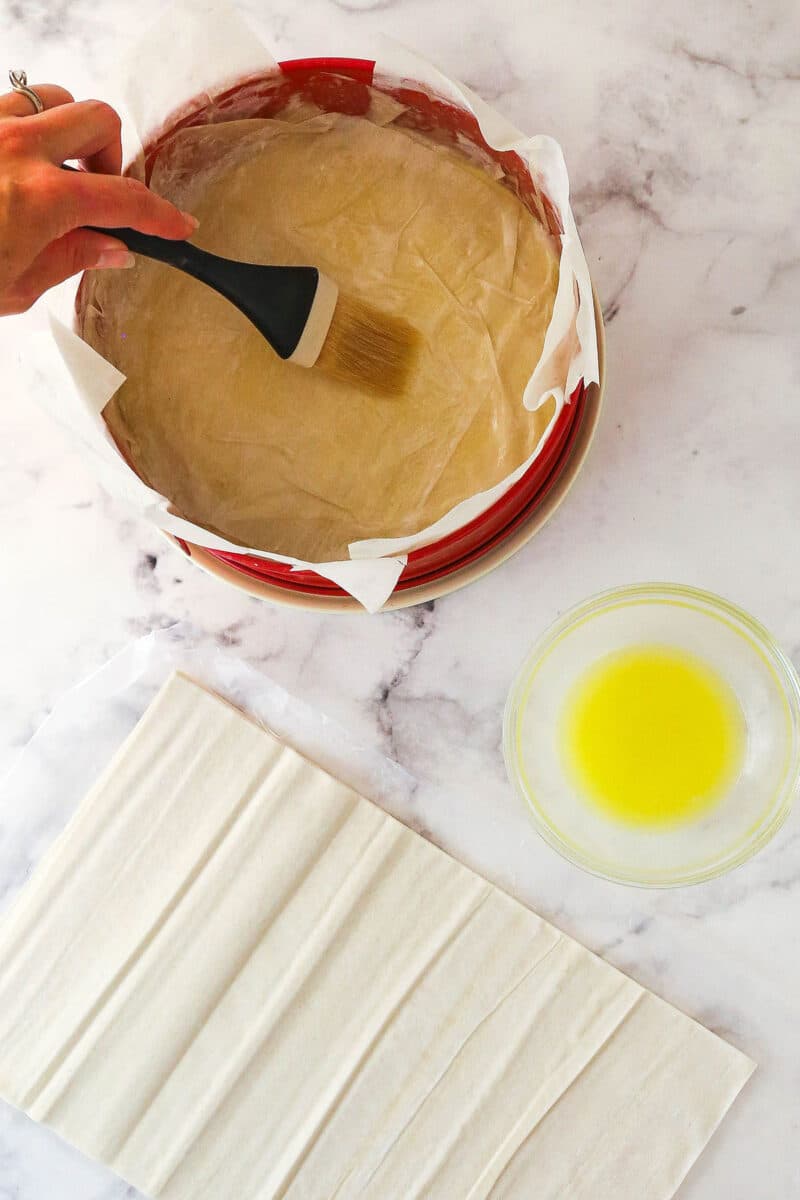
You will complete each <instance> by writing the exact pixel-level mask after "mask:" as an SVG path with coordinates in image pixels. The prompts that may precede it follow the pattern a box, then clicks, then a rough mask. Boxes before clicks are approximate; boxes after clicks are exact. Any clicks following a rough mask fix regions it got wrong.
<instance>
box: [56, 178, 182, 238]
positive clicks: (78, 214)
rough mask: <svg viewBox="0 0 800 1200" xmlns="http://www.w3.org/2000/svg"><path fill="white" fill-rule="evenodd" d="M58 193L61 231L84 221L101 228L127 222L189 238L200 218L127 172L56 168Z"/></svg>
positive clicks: (161, 233)
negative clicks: (107, 173) (112, 172)
mask: <svg viewBox="0 0 800 1200" xmlns="http://www.w3.org/2000/svg"><path fill="white" fill-rule="evenodd" d="M56 174H58V175H59V176H60V177H61V179H60V181H57V182H56V181H54V190H56V191H57V192H58V193H59V195H58V198H57V200H56V202H55V203H54V205H53V210H54V211H56V212H59V213H61V214H63V219H62V224H63V225H64V228H63V229H62V230H61V231H60V232H61V233H67V232H68V231H69V230H70V229H75V228H77V227H79V226H82V225H91V226H94V227H95V228H99V229H119V228H120V227H124V226H128V227H130V228H132V229H138V230H140V231H141V232H142V233H154V234H156V235H157V236H158V237H163V238H170V239H171V240H177V239H179V238H188V237H191V235H192V234H193V233H194V231H195V229H196V228H197V221H196V220H195V219H194V217H192V216H190V215H189V214H188V213H183V212H181V211H180V209H178V208H176V207H175V206H174V204H170V202H169V200H164V199H163V197H161V196H157V195H156V193H155V192H151V191H150V189H149V188H148V187H146V186H145V184H143V183H141V182H140V181H139V180H138V179H130V178H128V177H127V176H125V175H117V176H113V175H95V174H93V173H92V172H89V171H75V172H72V171H69V172H67V171H57V172H56Z"/></svg>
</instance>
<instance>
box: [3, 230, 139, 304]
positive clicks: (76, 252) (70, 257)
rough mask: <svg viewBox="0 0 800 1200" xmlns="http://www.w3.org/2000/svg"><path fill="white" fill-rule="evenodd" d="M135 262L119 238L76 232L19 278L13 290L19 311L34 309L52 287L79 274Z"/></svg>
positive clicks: (44, 252)
mask: <svg viewBox="0 0 800 1200" xmlns="http://www.w3.org/2000/svg"><path fill="white" fill-rule="evenodd" d="M135 261H136V260H135V259H134V257H133V255H132V254H131V252H130V251H129V250H128V249H127V247H126V246H124V245H123V243H122V242H120V241H117V239H116V238H112V237H109V236H108V234H105V233H96V232H95V231H94V230H91V229H73V230H72V231H71V232H70V233H66V234H64V236H63V237H60V238H57V239H56V241H54V242H51V243H50V245H49V246H47V247H46V248H45V249H44V250H42V252H41V254H39V255H38V256H37V257H36V258H35V259H34V260H33V262H32V263H31V265H30V266H29V267H28V269H27V270H26V271H24V272H23V274H22V275H21V276H20V277H19V279H18V280H17V282H16V284H15V285H14V288H13V291H14V297H15V300H16V301H17V303H18V304H19V307H18V308H17V311H18V312H22V311H24V310H25V309H26V308H30V306H31V305H32V304H33V302H34V301H35V300H38V298H39V297H40V296H41V295H42V293H43V292H46V291H47V290H48V288H51V287H55V286H56V284H57V283H62V282H63V281H64V280H65V279H69V277H70V276H71V275H77V274H78V272H79V271H89V270H93V269H98V268H99V269H102V268H105V267H132V266H133V265H134V263H135Z"/></svg>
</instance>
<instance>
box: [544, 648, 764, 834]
mask: <svg viewBox="0 0 800 1200" xmlns="http://www.w3.org/2000/svg"><path fill="white" fill-rule="evenodd" d="M561 739H562V746H563V753H564V755H565V760H566V764H567V770H568V772H569V773H570V775H571V777H572V779H573V780H574V782H575V786H576V788H577V790H578V791H579V792H580V794H581V795H583V796H584V797H585V798H586V799H587V801H588V802H589V803H590V804H594V805H597V806H598V807H599V808H600V810H601V811H602V812H603V813H605V814H606V815H608V816H610V817H612V818H613V819H615V820H619V821H623V822H627V823H629V824H633V825H639V826H651V827H663V826H666V825H671V824H674V823H676V822H681V821H691V820H696V819H697V818H699V817H701V816H703V815H704V814H706V813H708V812H709V810H710V809H711V808H713V807H714V805H716V804H719V803H720V801H721V800H722V799H723V797H724V795H725V793H726V792H727V790H728V789H729V788H730V787H731V786H732V784H733V782H734V780H735V779H736V777H737V775H738V773H739V770H740V769H741V764H742V759H743V756H744V744H745V724H744V717H743V714H742V710H741V707H740V706H739V704H738V702H737V700H736V697H735V695H734V693H733V692H732V691H731V689H730V687H729V686H728V684H727V683H726V681H725V680H724V679H723V678H722V676H721V675H719V674H717V672H716V671H714V670H713V668H711V667H710V666H709V665H708V663H706V662H705V661H704V660H703V659H701V658H699V657H696V656H692V655H689V654H687V653H685V652H681V651H679V650H675V649H674V648H672V647H670V646H660V645H642V646H633V647H631V648H630V649H626V650H621V651H617V652H616V653H614V654H611V655H608V656H607V657H604V658H601V659H600V660H599V662H597V663H595V664H594V665H593V666H591V667H590V668H589V669H588V670H587V671H586V672H585V673H584V674H583V675H582V676H581V677H580V678H579V679H578V681H577V683H576V684H575V685H574V686H573V688H572V690H571V692H570V693H569V695H568V696H567V699H566V703H565V705H564V710H563V712H562V718H561Z"/></svg>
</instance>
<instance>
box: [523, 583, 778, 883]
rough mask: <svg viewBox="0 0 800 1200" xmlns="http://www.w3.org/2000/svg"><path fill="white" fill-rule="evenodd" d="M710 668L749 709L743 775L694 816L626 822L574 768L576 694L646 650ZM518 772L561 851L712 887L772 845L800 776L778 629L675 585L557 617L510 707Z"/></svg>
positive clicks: (597, 870)
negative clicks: (617, 658) (679, 654)
mask: <svg viewBox="0 0 800 1200" xmlns="http://www.w3.org/2000/svg"><path fill="white" fill-rule="evenodd" d="M653 643H657V644H660V645H663V646H669V647H673V648H674V649H676V650H681V651H684V652H688V653H689V654H691V655H693V656H695V657H697V658H700V659H702V660H704V661H705V662H707V663H708V664H709V665H710V667H711V668H712V669H713V670H715V671H716V672H717V673H718V674H719V675H720V676H721V677H722V679H723V680H725V681H726V682H727V684H728V685H729V687H730V688H731V689H732V691H733V693H734V695H735V696H736V698H737V700H738V702H739V705H740V706H741V710H742V714H743V716H744V721H745V747H744V752H743V756H742V765H741V768H740V771H739V774H738V776H737V777H736V779H735V780H734V781H733V783H732V784H731V785H730V787H729V788H728V790H727V791H726V793H725V795H724V796H723V797H722V799H721V800H720V802H719V803H718V804H716V805H715V807H714V808H713V809H712V810H711V811H709V812H707V813H705V814H703V815H702V816H700V817H698V818H696V819H695V820H694V821H691V822H688V821H687V822H685V823H683V824H680V825H675V826H668V827H662V828H654V827H650V828H646V827H641V826H635V825H631V824H627V823H625V822H622V821H616V820H614V819H613V818H611V817H609V816H606V815H605V814H604V813H602V812H601V811H600V810H599V809H598V808H595V807H594V806H592V805H590V804H588V803H586V801H585V800H583V799H582V798H581V796H579V795H578V794H577V793H576V789H575V787H574V785H573V784H572V782H571V781H570V779H569V777H568V774H567V768H566V764H565V763H564V761H563V753H562V746H561V738H560V737H559V723H560V717H561V714H562V712H563V709H564V705H565V702H566V698H567V696H568V694H569V692H570V690H571V688H572V687H573V685H574V684H575V683H576V681H577V680H578V679H579V678H580V677H581V676H582V675H583V674H584V672H585V671H586V670H587V669H588V668H589V667H590V666H591V665H592V663H594V662H596V661H597V660H598V659H599V658H602V657H604V656H605V655H607V654H610V653H613V652H614V651H619V650H624V649H625V648H628V647H633V646H637V645H642V644H653ZM503 747H504V753H505V759H506V767H507V769H508V773H509V776H510V778H511V780H512V782H513V783H514V785H515V787H516V789H517V791H518V792H519V794H520V795H521V796H522V797H523V799H524V800H525V801H526V803H527V804H528V806H529V807H530V810H531V813H532V815H533V819H534V821H535V823H536V826H537V828H538V830H539V833H540V834H541V835H542V837H543V838H544V839H545V841H546V842H548V843H549V844H550V845H551V846H552V847H553V848H554V849H555V850H558V851H559V853H560V854H563V855H564V857H565V858H568V859H570V860H571V861H572V862H574V863H576V864H577V865H578V866H580V867H583V868H584V869H585V870H587V871H591V872H592V873H593V874H595V875H601V876H603V877H604V878H606V879H610V880H614V881H616V882H619V883H630V884H637V885H638V886H640V887H677V886H680V885H683V884H689V883H700V882H703V881H704V880H708V879H712V878H714V877H715V876H717V875H721V874H722V873H723V872H725V871H729V870H731V868H732V867H736V866H738V865H739V864H740V863H743V862H744V861H745V860H746V859H748V858H749V857H750V856H751V855H753V854H755V853H756V851H758V850H760V849H761V847H762V846H764V845H766V843H767V842H768V841H769V839H770V838H771V837H772V836H773V834H774V833H775V832H776V831H777V830H778V829H779V828H780V826H781V824H782V823H783V821H784V820H785V819H786V816H787V814H788V812H789V809H790V808H791V804H792V799H793V797H794V793H795V790H796V788H797V783H798V778H799V777H800V681H798V677H797V673H796V672H795V670H794V667H793V666H792V664H791V662H790V661H789V660H788V658H787V657H786V656H785V654H784V653H783V652H782V651H781V650H780V649H779V647H778V646H776V644H775V643H774V642H773V640H772V638H771V637H770V635H769V634H768V633H767V631H766V630H765V629H764V628H763V627H762V626H761V625H759V624H758V622H757V621H754V620H753V618H752V617H750V616H748V614H747V613H745V612H742V610H741V609H738V608H736V607H735V606H734V605H733V604H729V603H728V602H727V601H726V600H723V599H721V598H720V597H719V596H713V595H711V594H709V593H707V592H701V591H696V590H695V589H693V588H687V587H680V586H677V585H671V584H642V585H639V586H633V587H625V588H620V589H615V590H614V591H611V592H604V593H603V594H602V595H600V596H596V597H594V598H593V599H591V600H587V601H585V602H584V603H583V604H581V605H579V606H578V607H577V608H575V609H573V610H572V611H571V612H569V613H567V614H566V616H564V617H562V618H561V619H560V620H559V621H557V622H556V623H555V624H554V625H553V626H551V628H550V629H549V630H548V631H547V632H546V633H545V634H544V636H543V637H542V638H541V639H540V641H539V642H537V644H536V645H535V646H534V647H533V649H532V650H531V652H530V654H529V655H528V657H527V658H526V660H525V662H524V664H523V666H522V669H521V671H520V672H519V675H518V676H517V678H516V680H515V682H514V684H513V686H512V688H511V691H510V693H509V697H508V702H507V704H506V710H505V718H504V727H503Z"/></svg>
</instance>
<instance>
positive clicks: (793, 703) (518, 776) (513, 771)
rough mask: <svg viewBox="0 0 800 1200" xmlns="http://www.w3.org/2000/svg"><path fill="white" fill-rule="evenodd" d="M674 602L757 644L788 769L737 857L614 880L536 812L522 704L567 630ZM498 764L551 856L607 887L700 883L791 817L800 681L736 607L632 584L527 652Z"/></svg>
mask: <svg viewBox="0 0 800 1200" xmlns="http://www.w3.org/2000/svg"><path fill="white" fill-rule="evenodd" d="M676 600H683V601H684V602H686V601H689V602H691V603H690V607H692V608H696V609H698V610H699V611H702V610H703V609H706V610H711V612H712V613H713V614H716V615H717V616H718V617H719V616H722V617H724V618H725V619H726V621H727V623H731V622H735V625H736V626H739V627H743V629H744V631H745V632H746V633H747V634H749V636H750V640H751V641H753V642H754V643H755V648H756V650H758V651H759V652H760V653H761V654H762V656H763V657H765V658H766V660H767V663H768V665H769V666H770V667H771V668H772V671H773V674H774V675H775V680H776V686H777V687H778V688H779V690H780V692H781V694H782V698H783V700H784V702H785V703H786V706H787V709H788V716H789V723H790V744H789V762H788V765H787V767H786V770H785V772H784V774H783V776H782V778H781V781H780V784H779V785H778V787H777V788H776V789H775V791H774V793H773V798H774V800H775V804H774V810H773V812H772V815H771V816H770V817H769V818H768V819H766V820H765V823H764V824H763V825H761V826H759V828H758V829H757V831H756V832H755V833H754V834H753V836H752V837H751V838H750V839H749V840H748V841H747V842H746V843H745V844H744V846H742V847H741V848H740V849H739V850H738V851H737V852H736V853H734V854H730V855H724V856H722V857H721V858H720V859H719V861H717V862H715V863H714V864H712V865H711V866H709V867H707V868H704V869H700V870H695V871H689V872H687V873H685V874H683V875H678V874H677V873H672V874H670V875H663V876H661V875H659V874H657V873H655V872H650V873H649V874H648V872H646V871H643V872H641V873H636V872H630V873H627V872H622V871H620V872H618V873H612V872H609V871H608V870H606V869H604V867H603V866H601V865H600V864H599V863H598V862H597V861H596V860H595V859H594V858H593V857H592V855H590V854H589V853H583V852H581V851H580V850H576V849H575V848H574V847H572V846H571V845H568V844H567V843H565V842H564V840H563V839H562V838H561V837H560V835H559V834H558V833H557V831H556V830H555V829H554V828H553V827H552V826H551V825H550V824H548V822H547V821H546V819H545V818H544V817H543V816H542V815H541V813H540V812H539V811H538V810H537V808H536V807H535V805H534V804H533V802H532V799H531V796H530V794H529V791H528V789H527V787H526V784H525V781H524V778H523V775H522V772H521V769H520V765H519V759H518V755H517V753H516V746H515V741H516V739H515V729H516V723H517V719H518V717H519V714H520V700H521V698H522V694H523V691H524V687H525V683H526V681H527V680H528V677H529V676H530V674H531V672H532V670H533V669H534V668H536V667H537V666H538V664H539V663H541V662H542V660H543V659H544V658H545V656H546V655H547V654H548V653H549V652H550V650H551V649H552V648H553V646H554V645H555V644H556V642H557V641H558V640H559V639H560V638H561V637H562V635H564V634H566V633H567V632H568V631H569V630H570V629H572V628H574V627H576V626H578V625H580V624H584V623H585V622H586V621H587V620H591V619H593V618H595V617H597V616H599V615H601V614H602V613H603V612H604V611H605V610H607V609H608V608H610V607H615V606H616V605H617V604H618V603H619V602H620V601H629V602H630V603H632V604H635V603H637V602H640V603H651V604H659V603H661V604H669V603H674V602H675V601H676ZM736 632H737V633H739V634H740V635H741V632H742V629H741V628H739V629H736ZM503 758H504V760H505V766H506V772H507V774H508V777H509V779H510V781H511V783H512V785H513V787H514V790H515V792H516V793H517V795H518V796H519V797H520V798H521V799H522V801H523V802H524V804H525V806H526V808H527V809H528V812H529V814H530V816H531V818H532V820H533V824H534V828H535V829H536V831H537V833H538V834H539V836H540V837H542V838H543V839H544V841H545V842H547V844H548V845H549V846H551V847H552V849H554V850H555V851H556V852H557V853H558V854H560V855H561V856H562V857H563V858H565V859H567V860H568V861H569V862H571V863H572V864H573V865H575V866H578V867H581V868H582V869H583V870H584V871H588V872H589V873H590V874H592V875H596V876H598V877H599V878H601V879H605V880H607V881H608V882H610V883H619V884H625V885H628V886H633V887H642V888H672V887H686V886H689V885H692V884H697V883H705V882H707V881H708V880H711V879H716V878H718V877H719V876H721V875H724V874H726V873H727V872H728V871H731V870H733V869H734V868H735V867H738V866H741V865H742V863H744V862H746V861H747V860H748V859H749V858H752V856H753V855H754V854H756V853H757V852H758V851H759V850H761V849H763V847H764V846H765V845H766V844H767V843H768V842H769V841H770V840H771V839H772V838H773V837H774V836H775V834H776V833H777V832H778V830H779V829H780V827H781V825H782V824H783V823H784V821H785V820H786V818H787V816H788V815H789V812H790V811H791V808H792V802H793V800H794V796H795V792H796V790H797V786H798V782H799V781H800V678H798V674H797V671H796V670H795V668H794V665H793V663H792V661H791V659H790V658H789V657H788V655H787V654H786V653H785V652H784V651H783V650H782V649H781V647H780V646H779V645H778V643H777V642H776V641H775V639H774V638H773V637H772V635H771V634H770V633H769V631H768V630H767V629H766V628H765V627H764V626H763V625H762V624H761V622H760V621H758V620H757V619H756V618H755V617H753V616H751V615H750V613H748V612H746V611H745V610H744V609H742V608H739V606H738V605H736V604H734V603H732V602H731V601H730V600H726V599H725V598H724V597H722V596H719V595H717V594H716V593H714V592H709V591H705V590H703V589H702V588H696V587H691V586H688V585H684V584H677V583H633V584H626V585H623V586H622V587H614V588H608V589H606V590H604V591H602V592H598V593H597V594H595V595H593V596H590V597H588V598H587V599H586V600H582V601H580V602H579V603H578V604H576V605H574V606H573V607H572V608H569V609H568V610H567V611H566V612H565V613H563V614H562V615H561V616H560V617H558V618H557V619H556V620H555V621H553V622H552V623H551V624H550V625H549V626H548V627H547V628H546V629H545V630H544V632H543V633H542V634H541V635H540V636H539V637H538V638H537V639H536V641H535V642H534V643H533V645H532V646H531V647H530V649H529V650H528V652H527V654H526V655H525V657H524V659H523V661H522V665H521V666H520V668H519V670H518V671H517V672H516V674H515V676H514V679H513V681H512V684H511V687H510V689H509V692H508V697H507V699H506V704H505V710H504V713H503Z"/></svg>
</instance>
